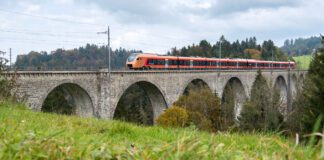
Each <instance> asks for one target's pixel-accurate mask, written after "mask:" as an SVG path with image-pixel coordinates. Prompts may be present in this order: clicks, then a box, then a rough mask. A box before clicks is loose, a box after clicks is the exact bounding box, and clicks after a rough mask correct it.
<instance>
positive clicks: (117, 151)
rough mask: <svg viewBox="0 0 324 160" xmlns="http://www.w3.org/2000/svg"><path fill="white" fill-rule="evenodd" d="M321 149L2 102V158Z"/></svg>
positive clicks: (270, 154)
mask: <svg viewBox="0 0 324 160" xmlns="http://www.w3.org/2000/svg"><path fill="white" fill-rule="evenodd" d="M319 152H320V151H319V150H316V149H315V148H312V147H307V146H301V145H299V146H297V147H295V144H294V143H293V142H292V141H289V140H287V139H285V138H283V137H281V136H279V135H277V134H270V133H267V134H261V133H255V134H242V133H241V134H239V133H231V134H230V133H217V134H212V133H207V132H201V131H197V130H195V129H194V128H190V127H189V128H185V129H175V128H161V127H141V126H136V125H132V124H129V123H123V122H119V121H107V120H98V119H94V118H78V117H73V116H63V115H56V114H47V113H41V112H32V111H30V110H27V109H24V106H23V105H17V104H12V103H9V102H2V103H0V159H79V158H81V159H215V158H219V159H246V158H252V159H283V158H285V159H317V158H319V156H320V155H319V154H320V153H319Z"/></svg>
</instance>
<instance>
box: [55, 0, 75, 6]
mask: <svg viewBox="0 0 324 160" xmlns="http://www.w3.org/2000/svg"><path fill="white" fill-rule="evenodd" d="M54 1H55V2H56V3H58V4H62V5H72V4H74V0H54Z"/></svg>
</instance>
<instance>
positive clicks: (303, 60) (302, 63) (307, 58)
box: [293, 55, 312, 69]
mask: <svg viewBox="0 0 324 160" xmlns="http://www.w3.org/2000/svg"><path fill="white" fill-rule="evenodd" d="M293 59H294V60H295V61H296V62H297V68H298V69H308V67H309V64H310V62H311V60H312V56H311V55H304V56H298V57H293Z"/></svg>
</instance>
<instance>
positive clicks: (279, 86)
mask: <svg viewBox="0 0 324 160" xmlns="http://www.w3.org/2000/svg"><path fill="white" fill-rule="evenodd" d="M274 87H275V89H276V91H277V92H279V94H280V108H279V111H280V113H281V114H283V115H286V113H287V109H288V108H287V96H288V90H287V83H286V80H285V78H284V77H283V76H278V77H277V79H276V83H275V86H274Z"/></svg>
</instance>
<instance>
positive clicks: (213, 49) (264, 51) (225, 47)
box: [168, 36, 288, 61]
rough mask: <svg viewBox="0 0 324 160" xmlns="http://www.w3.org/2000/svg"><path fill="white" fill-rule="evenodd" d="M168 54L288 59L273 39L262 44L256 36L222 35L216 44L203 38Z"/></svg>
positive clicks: (174, 49) (173, 49)
mask: <svg viewBox="0 0 324 160" xmlns="http://www.w3.org/2000/svg"><path fill="white" fill-rule="evenodd" d="M168 55H173V56H198V57H216V58H220V57H221V58H245V59H260V60H272V58H273V60H275V61H287V60H288V56H287V55H286V54H285V53H284V52H282V50H281V49H280V48H279V47H277V46H276V45H275V44H274V42H273V41H272V40H266V41H264V42H262V44H258V43H257V39H256V38H255V37H250V38H246V39H245V40H242V41H239V40H236V41H234V42H230V41H228V40H226V38H225V37H224V36H221V37H220V40H219V41H218V42H217V43H215V44H211V43H210V42H208V41H207V40H202V41H200V43H199V44H192V45H189V46H185V47H182V48H180V49H178V48H176V47H174V48H172V49H171V51H169V52H168ZM272 56H273V57H272Z"/></svg>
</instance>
